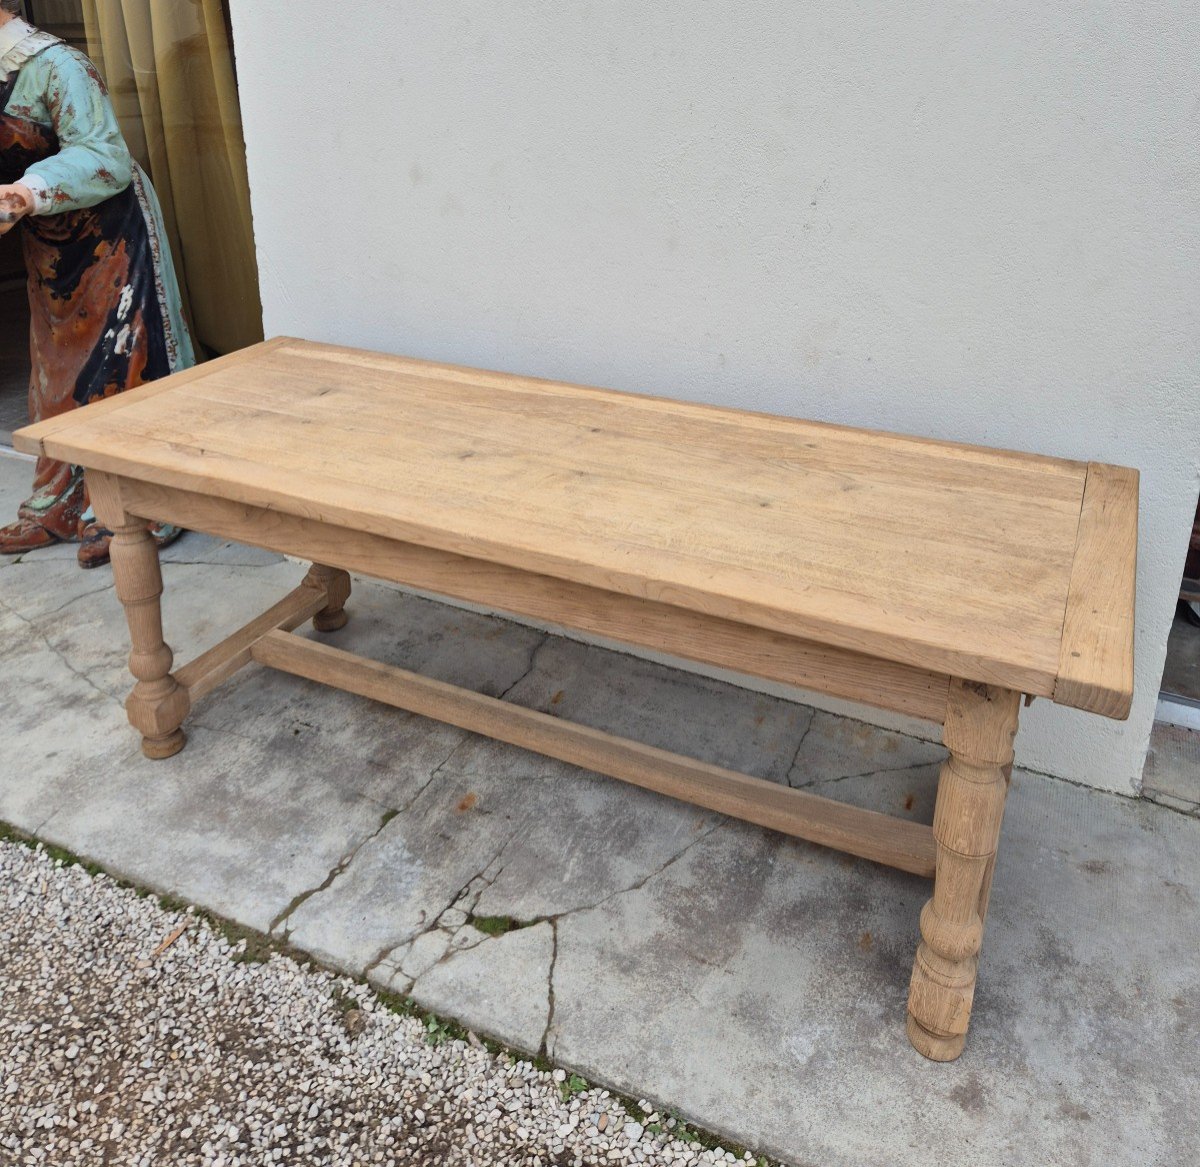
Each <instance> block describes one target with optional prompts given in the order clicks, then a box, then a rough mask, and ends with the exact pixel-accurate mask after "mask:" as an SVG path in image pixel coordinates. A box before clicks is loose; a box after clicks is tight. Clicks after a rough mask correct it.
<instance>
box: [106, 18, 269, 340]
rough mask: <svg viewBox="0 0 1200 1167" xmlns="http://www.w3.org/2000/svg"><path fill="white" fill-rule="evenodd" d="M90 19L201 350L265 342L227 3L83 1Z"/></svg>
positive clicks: (120, 116) (116, 103)
mask: <svg viewBox="0 0 1200 1167" xmlns="http://www.w3.org/2000/svg"><path fill="white" fill-rule="evenodd" d="M83 15H84V24H85V27H86V29H87V39H88V52H89V55H90V56H91V57H92V59H93V60H94V61H95V62H96V64H97V65H98V66H99V68H100V72H101V73H102V74H103V76H104V78H105V80H106V81H107V83H108V87H109V90H110V91H111V93H112V98H113V105H114V106H115V108H116V111H117V117H118V118H119V119H120V122H121V126H122V129H123V130H124V131H125V136H126V139H127V140H128V142H129V148H130V151H131V152H132V153H133V155H134V157H135V158H137V159H138V161H139V162H141V164H142V165H143V166H144V167H145V168H146V170H147V171H149V173H150V177H151V179H152V180H153V182H154V187H155V189H156V190H157V191H158V197H159V199H160V200H161V202H162V205H163V216H164V218H165V219H166V223H167V232H168V235H169V236H170V240H171V247H172V250H173V251H174V253H175V267H176V271H177V273H178V275H179V282H180V285H181V287H182V288H183V290H184V297H185V302H186V304H185V306H186V307H187V308H188V309H189V314H190V318H191V321H192V326H193V329H194V332H195V337H196V340H197V341H199V342H200V344H199V346H198V347H200V346H203V347H204V348H207V349H209V350H211V351H214V352H217V353H227V352H232V351H233V350H235V349H239V348H244V347H245V346H246V345H249V344H253V343H254V342H255V341H258V340H261V339H262V306H261V302H260V300H259V290H258V272H257V268H256V264H255V258H254V235H253V230H252V227H251V219H250V189H249V184H248V182H247V178H246V147H245V142H244V141H243V138H242V117H241V109H240V107H239V105H238V94H237V82H236V80H235V77H234V69H233V51H232V48H231V41H230V35H229V28H228V23H227V20H226V14H225V4H224V0H83ZM198 355H200V354H198Z"/></svg>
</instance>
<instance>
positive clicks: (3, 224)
mask: <svg viewBox="0 0 1200 1167" xmlns="http://www.w3.org/2000/svg"><path fill="white" fill-rule="evenodd" d="M32 211H33V191H31V190H30V189H29V187H27V186H22V184H21V183H19V182H14V183H13V184H12V185H11V186H0V235H6V234H7V233H8V232H9V231H11V230H12V229H13V227H15V226H16V225H17V223H18V222H19V221H20V220H21V219H23V218H25V216H26V215H28V214H30V213H31V212H32Z"/></svg>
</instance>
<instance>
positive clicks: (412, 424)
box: [20, 341, 1088, 707]
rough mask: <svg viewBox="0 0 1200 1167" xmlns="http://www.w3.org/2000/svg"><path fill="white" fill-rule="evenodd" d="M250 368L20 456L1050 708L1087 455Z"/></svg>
mask: <svg viewBox="0 0 1200 1167" xmlns="http://www.w3.org/2000/svg"><path fill="white" fill-rule="evenodd" d="M251 352H252V353H253V354H254V355H253V356H252V357H247V358H245V359H244V360H242V361H240V362H238V363H236V364H232V365H226V366H223V367H221V368H214V369H213V371H212V372H211V374H208V375H204V376H197V377H195V378H194V379H192V380H190V381H189V382H188V383H187V385H186V387H185V389H184V390H183V391H181V392H179V393H175V392H174V391H172V390H170V389H167V390H164V391H160V392H157V393H155V394H153V395H151V396H148V397H146V398H143V399H141V400H138V401H136V402H132V403H130V404H128V405H127V406H124V407H122V408H120V409H112V410H109V411H107V412H105V413H101V414H100V415H99V416H97V417H95V418H94V419H88V418H86V417H85V416H84V415H85V414H86V413H87V411H76V412H77V414H78V415H79V416H78V418H77V419H76V421H75V422H73V423H71V422H67V423H62V422H60V421H59V420H58V419H56V425H55V426H54V427H53V428H52V429H46V430H42V429H39V427H36V426H35V427H31V428H30V429H28V430H24V431H21V435H20V442H21V444H22V448H25V449H35V450H43V449H44V450H45V452H46V453H49V454H52V455H54V456H56V457H62V458H69V459H71V460H73V461H76V462H79V463H81V464H83V465H89V466H95V467H97V468H99V469H102V470H107V471H110V472H113V473H119V474H122V473H123V474H128V475H129V476H131V477H136V478H139V479H141V480H144V481H150V482H155V483H158V484H160V485H165V486H172V487H175V488H179V489H184V490H190V491H194V492H197V493H200V494H210V495H215V496H218V497H221V498H225V499H227V500H229V501H234V502H244V503H249V504H251V505H254V506H258V507H261V508H272V509H279V510H283V511H286V512H288V513H291V514H295V515H299V516H301V517H305V518H312V519H316V520H319V521H322V522H326V523H330V524H331V525H334V526H342V527H348V528H352V529H354V530H359V531H364V532H367V533H370V534H377V535H381V536H384V537H388V538H393V539H398V540H401V541H403V542H408V543H415V544H418V545H421V546H426V547H431V548H435V549H438V550H442V551H447V552H451V553H454V554H459V555H463V556H465V557H467V558H470V559H479V560H485V561H488V562H493V563H498V564H502V565H505V566H509V567H512V568H515V569H519V570H524V571H531V572H534V573H537V574H540V575H548V576H552V577H555V578H559V579H564V580H569V581H571V582H575V583H580V584H584V585H586V586H590V587H596V588H598V589H600V590H603V591H610V592H617V593H620V594H624V595H630V596H636V597H639V598H644V599H649V600H653V601H656V602H663V603H667V604H669V605H671V606H673V607H679V608H685V609H688V610H691V611H696V612H702V613H705V614H707V615H713V616H719V617H721V618H724V619H728V620H731V621H734V622H736V623H742V624H749V625H753V626H755V627H760V628H765V629H769V630H771V631H775V632H781V633H784V634H787V635H790V636H796V637H799V638H801V639H805V640H811V641H816V642H818V643H823V644H827V645H831V646H835V647H839V648H845V649H849V650H851V651H854V652H859V653H863V654H866V655H869V656H874V657H881V658H884V659H887V660H892V661H896V662H899V663H903V664H907V665H910V666H912V667H915V668H920V669H925V670H928V671H930V672H937V673H941V674H948V675H956V676H963V677H967V678H970V679H974V680H982V681H986V682H988V683H991V684H998V685H1002V686H1004V687H1008V688H1013V689H1018V690H1020V691H1023V692H1028V693H1034V694H1037V695H1040V696H1054V695H1055V686H1056V681H1057V678H1058V672H1059V660H1060V648H1061V641H1062V632H1063V617H1064V613H1065V611H1066V607H1067V595H1068V588H1069V584H1070V581H1071V576H1072V568H1073V565H1074V561H1075V557H1076V534H1077V531H1078V527H1079V515H1080V510H1081V506H1082V502H1083V495H1084V483H1085V478H1086V475H1087V466H1086V464H1084V463H1078V462H1069V461H1063V460H1060V459H1051V458H1039V457H1035V456H1033V455H1028V454H1015V453H1006V452H1003V451H996V450H987V449H980V448H978V447H971V446H963V445H956V444H953V443H944V442H934V441H929V440H924V439H915V438H906V437H898V436H894V435H887V434H877V433H869V432H865V431H860V430H851V429H847V428H844V427H837V426H828V425H821V424H818V423H812V422H805V421H798V420H794V419H787V418H774V417H766V416H761V415H753V414H744V413H739V412H738V411H734V410H725V409H719V408H715V407H705V406H697V405H690V404H685V403H680V402H672V401H664V400H660V399H653V398H642V397H638V396H634V395H628V394H620V393H613V392H608V391H604V390H595V389H580V388H579V387H576V386H570V385H560V384H555V383H552V382H544V381H534V380H530V379H529V378H523V377H515V376H509V375H506V374H499V373H486V372H480V371H476V370H464V369H455V368H451V367H449V366H443V365H431V364H427V363H425V362H420V361H414V360H410V359H406V358H399V357H386V356H381V355H377V354H362V353H355V352H352V351H348V350H338V349H334V348H331V347H329V346H323V345H310V344H305V343H302V342H296V341H288V342H283V343H276V344H275V345H274V347H271V348H261V349H256V350H251ZM168 384H169V382H168ZM1084 680H1085V686H1084V687H1082V688H1080V689H1079V690H1077V691H1078V692H1081V693H1083V694H1084V699H1085V700H1086V699H1087V692H1088V691H1087V689H1086V678H1085V679H1084ZM1084 707H1087V706H1086V705H1085V706H1084Z"/></svg>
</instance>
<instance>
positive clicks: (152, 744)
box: [142, 729, 187, 762]
mask: <svg viewBox="0 0 1200 1167" xmlns="http://www.w3.org/2000/svg"><path fill="white" fill-rule="evenodd" d="M186 745H187V734H185V733H184V732H183V730H181V729H177V730H176V731H175V732H174V733H169V734H167V736H166V737H157V738H155V737H144V738H142V753H143V754H145V755H146V757H147V758H150V759H151V760H152V761H155V762H161V761H162V760H163V759H164V758H173V757H174V756H175V755H176V754H177V753H179V751H180V750H182V749H183V747H184V746H186Z"/></svg>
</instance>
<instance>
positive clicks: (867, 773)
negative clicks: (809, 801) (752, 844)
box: [792, 762, 941, 790]
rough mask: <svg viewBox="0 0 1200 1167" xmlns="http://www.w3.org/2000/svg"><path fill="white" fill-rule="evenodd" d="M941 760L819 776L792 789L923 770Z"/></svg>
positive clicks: (818, 786) (834, 784)
mask: <svg viewBox="0 0 1200 1167" xmlns="http://www.w3.org/2000/svg"><path fill="white" fill-rule="evenodd" d="M940 765H941V762H916V763H914V764H913V765H911V766H887V767H884V768H883V769H882V770H864V771H863V772H862V773H861V774H839V775H838V776H837V777H836V778H819V779H814V780H812V781H810V782H804V783H802V784H801V785H799V786H794V787H793V788H792V789H794V790H806V789H808V788H809V787H815V788H817V789H820V788H822V787H824V786H836V785H837V784H838V783H839V782H848V781H849V780H850V779H851V778H882V777H883V776H884V775H885V774H905V773H908V772H909V771H911V770H924V769H927V768H928V767H930V766H940Z"/></svg>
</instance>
